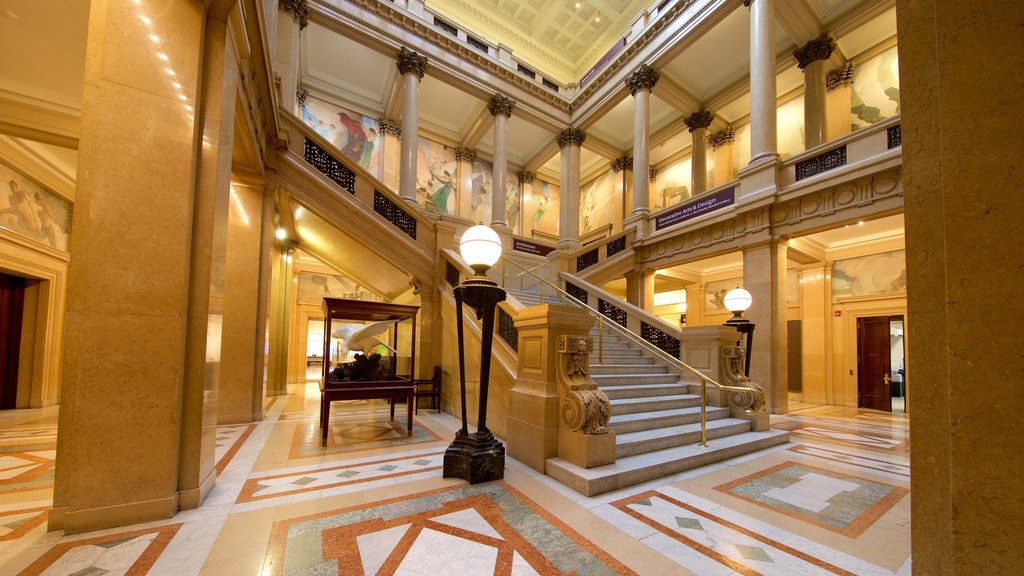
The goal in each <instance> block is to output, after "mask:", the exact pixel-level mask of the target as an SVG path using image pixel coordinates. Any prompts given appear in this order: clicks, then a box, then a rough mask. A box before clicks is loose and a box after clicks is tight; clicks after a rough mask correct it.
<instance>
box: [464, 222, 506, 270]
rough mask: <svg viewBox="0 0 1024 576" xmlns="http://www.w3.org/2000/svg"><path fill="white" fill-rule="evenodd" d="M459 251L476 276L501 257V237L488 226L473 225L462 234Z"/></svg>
mask: <svg viewBox="0 0 1024 576" xmlns="http://www.w3.org/2000/svg"><path fill="white" fill-rule="evenodd" d="M459 253H460V254H462V258H463V260H465V261H466V263H467V264H469V266H470V268H472V269H473V271H474V272H476V274H477V276H483V275H485V274H486V273H487V270H489V269H490V267H491V266H494V263H495V262H497V261H498V259H499V258H501V238H499V237H498V233H497V232H495V231H494V230H491V228H489V227H488V226H484V225H482V224H480V225H477V226H473V227H472V228H470V229H469V230H466V231H465V232H464V233H463V234H462V239H461V240H460V241H459Z"/></svg>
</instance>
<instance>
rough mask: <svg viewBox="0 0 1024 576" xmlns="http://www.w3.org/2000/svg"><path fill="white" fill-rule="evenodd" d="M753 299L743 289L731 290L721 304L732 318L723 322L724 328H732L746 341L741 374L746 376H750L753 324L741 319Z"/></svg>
mask: <svg viewBox="0 0 1024 576" xmlns="http://www.w3.org/2000/svg"><path fill="white" fill-rule="evenodd" d="M753 301H754V299H753V297H751V296H750V292H747V291H746V290H744V289H743V288H733V289H732V290H729V292H727V293H726V294H725V298H723V299H722V302H723V303H724V304H725V307H726V308H727V309H728V310H729V311H730V312H732V318H729V320H727V321H726V322H725V325H726V326H732V327H733V328H735V329H736V331H737V332H739V333H740V334H743V335H744V338H743V339H744V340H746V341H747V358H746V361H745V363H744V369H743V372H744V374H745V375H746V376H748V377H749V376H750V348H751V345H752V344H753V340H754V323H753V322H751V321H750V320H747V319H746V318H744V317H743V313H744V312H746V310H747V308H750V304H751V303H753Z"/></svg>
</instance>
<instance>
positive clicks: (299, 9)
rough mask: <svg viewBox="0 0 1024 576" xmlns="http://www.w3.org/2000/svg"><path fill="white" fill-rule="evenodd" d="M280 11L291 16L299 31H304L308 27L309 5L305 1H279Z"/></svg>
mask: <svg viewBox="0 0 1024 576" xmlns="http://www.w3.org/2000/svg"><path fill="white" fill-rule="evenodd" d="M280 6H281V10H284V11H285V12H287V13H288V14H291V15H292V18H293V19H294V20H295V21H296V22H298V23H299V30H304V29H305V28H306V26H308V25H309V5H308V4H307V1H306V0H281V4H280Z"/></svg>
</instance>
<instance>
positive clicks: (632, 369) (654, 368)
mask: <svg viewBox="0 0 1024 576" xmlns="http://www.w3.org/2000/svg"><path fill="white" fill-rule="evenodd" d="M651 362H652V364H648V365H643V364H608V363H605V364H597V365H594V364H591V365H590V374H591V375H593V376H608V375H611V374H636V373H637V372H642V373H644V374H668V366H660V365H657V364H653V362H654V361H653V360H651Z"/></svg>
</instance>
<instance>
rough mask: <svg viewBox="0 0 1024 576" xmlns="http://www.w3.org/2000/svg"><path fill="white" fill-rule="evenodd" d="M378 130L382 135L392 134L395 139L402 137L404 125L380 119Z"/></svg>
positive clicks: (387, 119) (395, 121)
mask: <svg viewBox="0 0 1024 576" xmlns="http://www.w3.org/2000/svg"><path fill="white" fill-rule="evenodd" d="M377 129H378V131H379V132H380V133H381V134H390V135H391V136H394V137H395V138H401V137H402V123H401V122H399V121H398V120H392V119H390V118H379V119H378V120H377Z"/></svg>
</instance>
